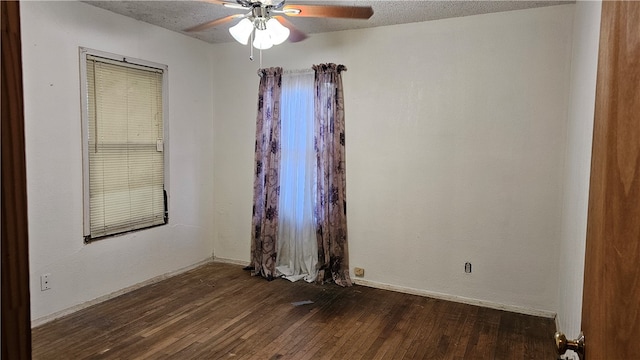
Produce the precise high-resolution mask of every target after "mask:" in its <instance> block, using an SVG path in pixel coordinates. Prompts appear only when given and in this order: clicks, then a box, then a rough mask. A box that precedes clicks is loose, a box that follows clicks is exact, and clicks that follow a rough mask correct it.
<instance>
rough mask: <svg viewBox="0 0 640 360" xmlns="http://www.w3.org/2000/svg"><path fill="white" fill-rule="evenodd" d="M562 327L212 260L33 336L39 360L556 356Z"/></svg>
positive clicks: (41, 329) (55, 323)
mask: <svg viewBox="0 0 640 360" xmlns="http://www.w3.org/2000/svg"><path fill="white" fill-rule="evenodd" d="M304 300H310V301H311V303H309V304H306V305H300V306H295V305H294V304H292V303H295V302H298V301H304ZM554 331H555V329H554V324H553V320H551V319H545V318H539V317H535V316H527V315H521V314H514V313H509V312H504V311H499V310H493V309H487V308H481V307H476V306H471V305H464V304H459V303H451V302H447V301H443V300H436V299H430V298H426V297H420V296H415V295H408V294H401V293H396V292H391V291H385V290H380V289H373V288H367V287H362V286H353V287H351V288H341V287H339V286H336V285H333V284H325V285H317V284H307V283H304V282H295V283H291V282H288V281H286V280H281V279H278V280H274V281H271V282H268V281H265V280H264V279H261V278H259V277H252V276H250V274H249V273H248V272H246V271H242V269H241V268H240V267H239V266H236V265H229V264H221V263H210V264H206V265H203V266H200V267H198V268H196V269H193V270H190V271H188V272H185V273H183V274H180V275H177V276H174V277H172V278H169V279H166V280H164V281H161V282H159V283H156V284H153V285H149V286H146V287H143V288H141V289H138V290H135V291H132V292H130V293H127V294H124V295H121V296H119V297H117V298H114V299H111V300H108V301H105V302H103V303H100V304H97V305H94V306H91V307H89V308H86V309H83V310H81V311H78V312H76V313H73V314H70V315H68V316H66V317H64V318H61V319H57V320H55V321H52V322H50V323H47V324H45V325H42V326H39V327H37V328H34V329H32V339H33V358H34V359H36V360H38V359H45V360H49V359H51V360H54V359H55V360H59V359H63V360H64V359H73V360H77V359H96V360H97V359H153V360H168V359H178V360H183V359H207V360H209V359H211V360H213V359H295V360H303V359H314V360H315V359H349V360H351V359H367V360H369V359H428V358H434V359H435V358H437V359H554V358H555V352H554V346H553V341H552V340H551V339H552V335H553V332H554Z"/></svg>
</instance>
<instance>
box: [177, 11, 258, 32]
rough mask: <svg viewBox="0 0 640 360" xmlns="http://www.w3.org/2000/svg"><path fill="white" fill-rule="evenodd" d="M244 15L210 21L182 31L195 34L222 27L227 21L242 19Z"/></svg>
mask: <svg viewBox="0 0 640 360" xmlns="http://www.w3.org/2000/svg"><path fill="white" fill-rule="evenodd" d="M244 16H245V15H242V14H235V15H229V16H226V17H223V18H220V19H216V20H212V21H208V22H206V23H203V24H200V25H196V26H194V27H191V28H188V29H184V31H186V32H197V31H202V30H206V29H209V28H212V27H216V26H218V25H222V24H226V23H228V22H229V21H231V20H233V19H237V18H240V17H244Z"/></svg>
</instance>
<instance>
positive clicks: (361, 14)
mask: <svg viewBox="0 0 640 360" xmlns="http://www.w3.org/2000/svg"><path fill="white" fill-rule="evenodd" d="M282 10H283V11H284V13H285V14H286V15H287V16H302V17H330V18H349V19H368V18H370V17H371V16H372V15H373V8H371V6H339V5H298V4H295V5H293V4H292V5H285V6H284V7H283V9H282ZM296 10H300V12H299V13H298V12H297V11H296Z"/></svg>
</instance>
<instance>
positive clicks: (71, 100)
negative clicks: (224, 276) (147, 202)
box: [21, 1, 213, 321]
mask: <svg viewBox="0 0 640 360" xmlns="http://www.w3.org/2000/svg"><path fill="white" fill-rule="evenodd" d="M21 21H22V49H23V62H24V69H23V71H24V90H25V94H24V95H25V97H24V104H25V125H26V154H27V177H28V178H27V186H28V201H29V203H28V206H29V252H30V267H31V274H30V276H31V311H32V315H31V316H32V319H34V320H36V321H37V320H38V319H41V318H43V317H46V316H48V315H51V314H53V313H56V312H59V311H62V310H64V309H68V308H70V307H73V306H75V305H78V304H81V303H84V302H87V301H89V300H92V299H95V298H98V297H101V296H104V295H106V294H109V293H112V292H114V291H117V290H120V289H123V288H126V287H128V286H132V285H134V284H136V283H140V282H143V281H145V280H148V279H150V278H153V277H156V276H159V275H162V274H165V273H170V272H174V271H177V270H179V269H181V268H185V267H188V266H190V265H193V264H195V263H198V262H199V261H202V260H204V259H207V258H210V257H211V254H212V251H213V244H212V236H213V226H212V214H213V190H212V187H211V184H212V181H213V155H212V154H213V144H212V139H213V125H212V118H213V106H212V104H211V99H212V97H213V84H212V82H211V79H212V77H213V75H212V65H211V64H212V53H211V47H210V46H209V45H208V44H206V43H204V42H201V41H198V40H194V39H191V38H188V37H185V36H182V35H179V34H176V33H173V32H170V31H167V30H164V29H161V28H158V27H155V26H151V25H148V24H145V23H142V22H138V21H135V20H132V19H128V18H125V17H123V16H120V15H116V14H113V13H111V12H108V11H105V10H101V9H98V8H95V7H93V6H90V5H87V4H84V3H79V2H30V1H27V2H22V3H21ZM79 46H84V47H89V48H93V49H98V50H102V51H108V52H112V53H116V54H120V55H125V56H129V57H135V58H140V59H144V60H148V61H154V62H157V63H162V64H166V65H168V66H169V72H168V74H169V114H168V116H169V118H168V119H169V132H170V134H169V141H170V143H169V146H170V188H169V194H170V200H169V206H170V221H169V225H166V226H161V227H157V228H153V229H150V230H145V231H139V232H135V233H132V234H128V235H123V236H118V237H114V238H109V239H106V240H102V241H97V242H94V243H92V244H90V245H85V244H84V243H83V236H82V235H83V231H82V214H83V212H82V209H83V202H82V145H81V140H82V138H81V131H80V126H81V122H80V90H79V89H80V86H79V84H80V79H79V74H80V71H79V55H78V47H79ZM43 273H50V274H51V282H52V289H51V290H47V291H40V275H41V274H43Z"/></svg>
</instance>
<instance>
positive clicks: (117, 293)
mask: <svg viewBox="0 0 640 360" xmlns="http://www.w3.org/2000/svg"><path fill="white" fill-rule="evenodd" d="M212 260H213V259H211V258H209V259H204V260H202V261H199V262H197V263H195V264H192V265H189V266H187V267H184V268H181V269H178V270H175V271H171V272H168V273H166V274H162V275H159V276H156V277H154V278H151V279H149V280H145V281H143V282H140V283H137V284H135V285H131V286H128V287H126V288H124V289H120V290H118V291H114V292H112V293H110V294H107V295H103V296H100V297H97V298H95V299H93V300H89V301H87V302H84V303H82V304H78V305H75V306H72V307H70V308H67V309H64V310H61V311H58V312H55V313H53V314H49V315H46V316H43V317H40V318H37V319H35V320H31V328H34V327H38V326H40V325H44V324H46V323H48V322H50V321H53V320H55V319H58V318H61V317H63V316H66V315H69V314H73V313H74V312H76V311H80V310H82V309H85V308H88V307H89V306H92V305H95V304H99V303H101V302H104V301H107V300H109V299H113V298H114V297H118V296H120V295H123V294H126V293H128V292H131V291H133V290H137V289H139V288H141V287H144V286H147V285H151V284H155V283H157V282H160V281H162V280H165V279H167V278H170V277H172V276H176V275H179V274H182V273H184V272H187V271H189V270H192V269H195V268H197V267H199V266H202V265H204V264H208V263H210V262H211V261H212Z"/></svg>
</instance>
